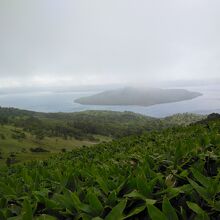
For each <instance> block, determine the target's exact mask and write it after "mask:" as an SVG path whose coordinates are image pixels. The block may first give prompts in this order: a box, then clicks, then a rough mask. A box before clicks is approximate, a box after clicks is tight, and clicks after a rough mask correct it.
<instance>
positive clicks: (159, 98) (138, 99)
mask: <svg viewBox="0 0 220 220" xmlns="http://www.w3.org/2000/svg"><path fill="white" fill-rule="evenodd" d="M200 95H202V94H201V93H198V92H191V91H188V90H185V89H157V88H147V89H146V88H132V87H126V88H123V89H117V90H109V91H104V92H101V93H98V94H95V95H92V96H88V97H82V98H79V99H77V100H75V102H77V103H80V104H85V105H139V106H150V105H155V104H161V103H169V102H179V101H183V100H187V99H193V98H196V97H198V96H200Z"/></svg>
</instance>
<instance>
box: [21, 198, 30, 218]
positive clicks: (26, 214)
mask: <svg viewBox="0 0 220 220" xmlns="http://www.w3.org/2000/svg"><path fill="white" fill-rule="evenodd" d="M22 213H23V216H22V219H23V220H31V219H33V213H32V208H31V204H30V202H29V201H28V200H24V202H23V207H22Z"/></svg>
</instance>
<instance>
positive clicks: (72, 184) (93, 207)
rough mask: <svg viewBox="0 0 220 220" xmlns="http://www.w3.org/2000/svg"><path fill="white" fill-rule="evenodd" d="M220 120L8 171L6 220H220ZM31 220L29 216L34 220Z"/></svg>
mask: <svg viewBox="0 0 220 220" xmlns="http://www.w3.org/2000/svg"><path fill="white" fill-rule="evenodd" d="M219 168H220V120H218V119H215V120H213V121H210V122H208V127H207V126H206V125H203V124H196V125H190V126H186V127H176V128H169V129H165V130H163V131H160V132H158V131H153V132H149V133H146V134H144V135H141V136H131V137H126V138H122V139H119V140H115V141H113V142H111V143H102V144H99V145H95V146H93V147H84V148H82V149H75V150H73V151H72V152H70V153H65V154H62V155H59V156H56V157H53V158H51V159H49V160H46V161H35V162H32V163H28V164H26V165H19V166H12V167H9V168H2V169H1V170H0V171H1V176H0V186H1V187H0V198H1V201H2V202H1V203H0V216H1V219H8V218H9V217H13V216H15V217H16V216H19V217H20V218H21V219H24V218H27V219H32V217H33V216H34V217H35V218H37V219H45V218H46V219H107V220H108V219H141V220H142V219H143V220H148V219H152V220H158V219H163V220H168V219H174V220H177V219H211V220H212V219H213V220H214V219H219V218H220V215H219V213H220V206H219V204H220V197H219V193H220V183H219V178H220V169H219ZM27 216H28V217H27Z"/></svg>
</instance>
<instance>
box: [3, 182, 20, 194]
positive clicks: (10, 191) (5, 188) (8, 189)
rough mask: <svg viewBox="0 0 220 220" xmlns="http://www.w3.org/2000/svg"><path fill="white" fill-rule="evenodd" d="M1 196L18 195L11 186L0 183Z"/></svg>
mask: <svg viewBox="0 0 220 220" xmlns="http://www.w3.org/2000/svg"><path fill="white" fill-rule="evenodd" d="M0 194H3V195H9V196H10V195H16V192H15V191H14V189H13V188H12V187H10V186H9V185H6V184H5V183H2V182H0Z"/></svg>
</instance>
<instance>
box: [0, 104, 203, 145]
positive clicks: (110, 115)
mask: <svg viewBox="0 0 220 220" xmlns="http://www.w3.org/2000/svg"><path fill="white" fill-rule="evenodd" d="M203 118H204V116H200V115H195V114H183V115H180V114H179V115H174V116H173V117H169V118H167V119H166V118H164V119H156V118H152V117H148V116H144V115H141V114H135V113H132V112H113V111H84V112H75V113H39V112H32V111H25V110H19V109H14V108H0V123H1V124H2V125H4V124H10V125H13V126H16V127H20V128H23V129H24V131H27V132H31V133H32V134H33V135H36V136H37V137H38V138H39V139H43V137H45V136H49V137H63V138H65V139H67V138H68V137H74V138H76V139H78V140H82V139H84V140H85V139H86V140H90V141H95V139H94V135H103V136H110V137H113V138H119V137H124V136H129V135H132V134H141V133H143V132H144V131H150V130H160V129H163V128H167V127H170V126H174V125H182V124H189V123H192V122H196V121H199V120H201V119H203Z"/></svg>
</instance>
